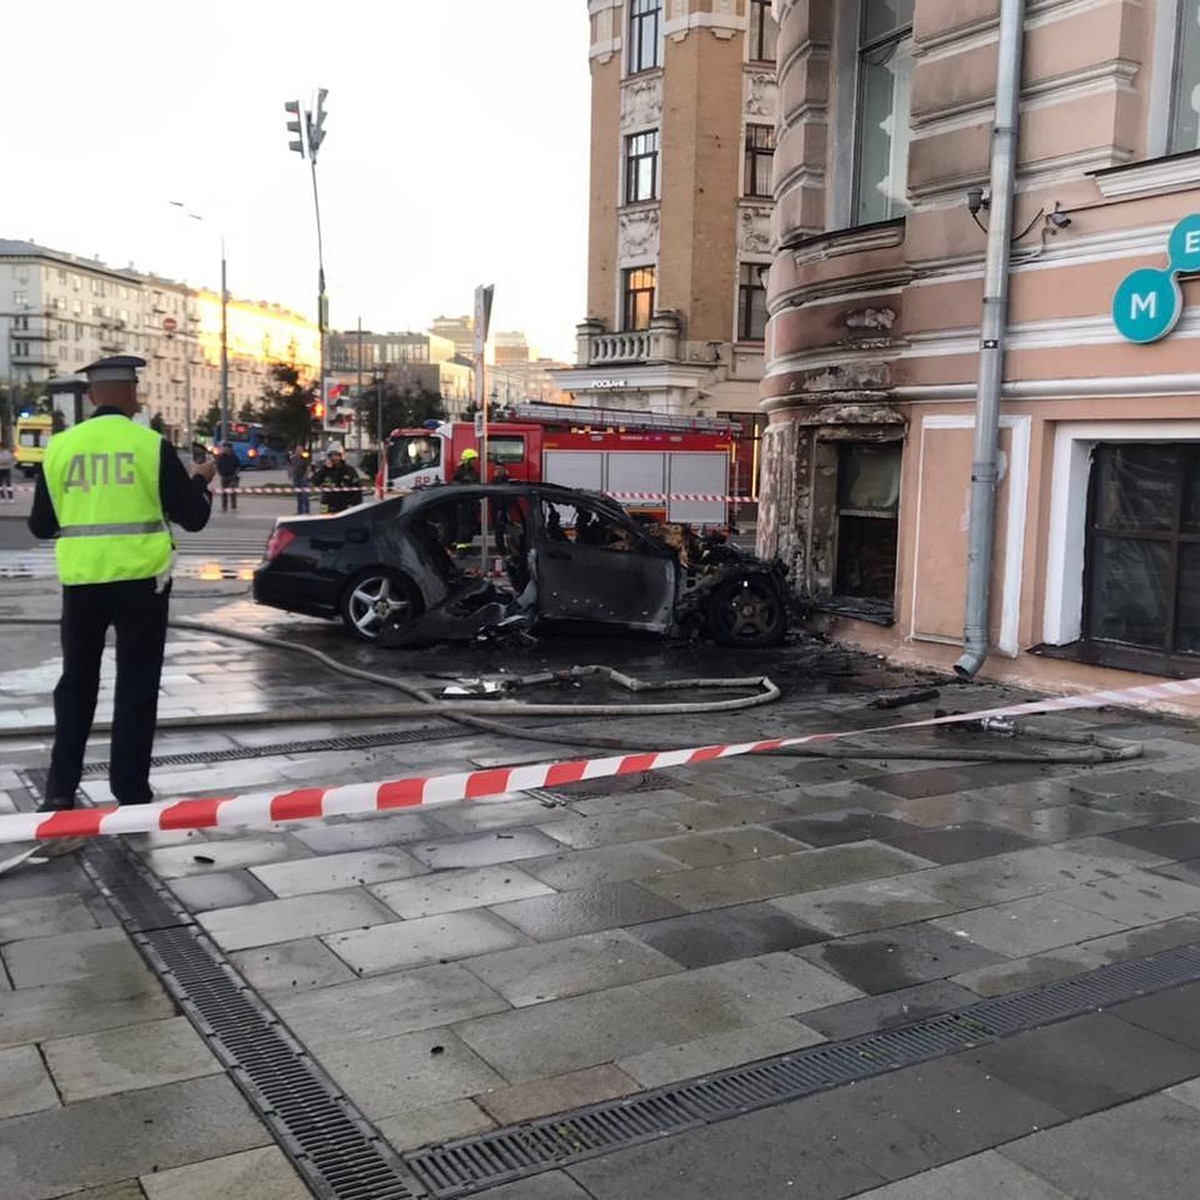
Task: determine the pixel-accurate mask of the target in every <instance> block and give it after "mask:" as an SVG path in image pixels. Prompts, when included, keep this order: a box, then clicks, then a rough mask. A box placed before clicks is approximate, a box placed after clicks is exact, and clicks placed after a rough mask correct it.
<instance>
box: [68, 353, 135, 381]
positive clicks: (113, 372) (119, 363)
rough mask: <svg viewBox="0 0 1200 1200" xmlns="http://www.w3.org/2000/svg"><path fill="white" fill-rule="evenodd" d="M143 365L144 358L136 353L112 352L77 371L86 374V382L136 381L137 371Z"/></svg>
mask: <svg viewBox="0 0 1200 1200" xmlns="http://www.w3.org/2000/svg"><path fill="white" fill-rule="evenodd" d="M145 365H146V360H145V359H144V358H138V356H137V355H136V354H114V355H113V356H112V357H111V358H98V359H96V361H95V362H94V363H89V364H88V365H87V366H86V367H83V368H81V369H80V372H79V373H80V374H81V375H86V376H87V381H88V383H137V381H138V377H137V373H138V371H139V370H140V369H141V368H142V367H144V366H145Z"/></svg>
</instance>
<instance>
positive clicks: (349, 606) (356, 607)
mask: <svg viewBox="0 0 1200 1200" xmlns="http://www.w3.org/2000/svg"><path fill="white" fill-rule="evenodd" d="M339 608H340V610H341V614H342V623H343V624H344V625H345V626H346V628H347V630H349V632H350V633H351V635H352V636H354V637H356V638H357V639H358V640H359V641H360V642H377V641H379V635H380V633H382V631H383V629H384V626H385V625H387V624H389V623H391V625H392V626H393V628H396V627H399V628H403V627H404V626H405V625H407V624H409V623H410V622H412V621H415V620H416V619H417V617H419V616H420V615H421V610H422V604H421V595H420V593H419V592H418V591H417V589H416V586H415V585H414V584H413V582H412V580H410V579H407V578H406V577H405V576H403V575H401V574H400V573H399V572H397V571H389V570H388V569H387V568H386V567H371V568H370V569H368V570H366V571H360V572H359V573H358V574H357V575H355V577H354V578H353V579H352V580H350V582H349V584H347V586H346V590H345V591H344V592H343V593H342V600H341V604H340V605H339Z"/></svg>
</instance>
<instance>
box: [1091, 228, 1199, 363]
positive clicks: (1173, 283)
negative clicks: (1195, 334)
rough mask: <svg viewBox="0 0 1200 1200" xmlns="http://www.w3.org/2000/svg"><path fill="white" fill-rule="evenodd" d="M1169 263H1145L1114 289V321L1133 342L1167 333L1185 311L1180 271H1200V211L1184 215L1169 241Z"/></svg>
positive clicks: (1143, 340)
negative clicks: (1162, 265)
mask: <svg viewBox="0 0 1200 1200" xmlns="http://www.w3.org/2000/svg"><path fill="white" fill-rule="evenodd" d="M1167 257H1168V266H1167V267H1166V269H1165V270H1159V269H1158V268H1156V267H1141V268H1139V269H1138V270H1136V271H1134V272H1132V273H1131V274H1129V275H1126V276H1125V278H1124V279H1123V280H1122V281H1121V283H1120V286H1119V287H1118V288H1117V290H1116V292H1115V293H1113V305H1112V314H1113V324H1115V325H1116V327H1117V332H1118V333H1119V334H1120V335H1121V336H1122V337H1123V338H1126V339H1128V340H1129V341H1131V342H1138V343H1139V344H1142V345H1146V344H1148V343H1150V342H1157V341H1159V340H1160V339H1161V338H1164V337H1166V336H1167V334H1168V333H1170V332H1171V330H1172V329H1174V328H1175V326H1176V325H1177V324H1178V323H1179V318H1180V317H1181V316H1182V315H1183V291H1182V289H1181V288H1180V286H1179V276H1180V275H1194V274H1197V273H1200V215H1193V216H1190V217H1184V218H1183V220H1182V221H1180V222H1179V224H1178V225H1176V226H1175V228H1174V229H1173V230H1171V236H1170V238H1169V240H1168V242H1167Z"/></svg>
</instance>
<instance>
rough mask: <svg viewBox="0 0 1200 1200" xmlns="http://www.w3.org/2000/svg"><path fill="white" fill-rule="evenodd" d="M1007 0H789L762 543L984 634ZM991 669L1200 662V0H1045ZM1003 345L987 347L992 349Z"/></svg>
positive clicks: (1022, 184) (1083, 673)
mask: <svg viewBox="0 0 1200 1200" xmlns="http://www.w3.org/2000/svg"><path fill="white" fill-rule="evenodd" d="M1000 7H1001V6H1000V0H778V2H777V5H776V9H777V12H778V15H779V20H780V35H779V49H778V59H779V86H780V93H781V96H782V109H781V113H780V130H781V132H780V137H779V144H778V147H777V151H776V159H775V178H776V211H775V226H774V241H775V244H776V251H775V256H774V263H773V266H772V269H771V273H770V285H769V289H768V291H769V294H768V310H769V314H770V316H769V325H768V332H767V359H768V362H767V371H766V376H765V378H764V380H763V389H762V390H763V404H762V406H763V409H764V411H765V412H766V413H767V414H768V417H769V422H770V424H769V427H768V429H767V430H766V434H765V438H764V447H763V458H764V484H763V495H762V505H761V511H760V525H759V549H760V551H762V552H765V553H779V554H780V555H782V556H783V557H784V558H785V559H786V560H787V561H788V563H789V564H790V566H791V568H792V576H791V577H792V579H793V580H794V581H795V583H796V585H797V586H798V587H799V589H800V590H801V591H802V592H803V593H804V594H805V595H806V596H808V597H809V598H810V599H811V601H812V602H813V604H814V606H815V607H816V608H817V609H818V610H825V612H826V613H827V614H828V616H827V620H828V621H829V622H830V625H831V627H832V629H833V631H834V633H835V635H836V636H838V637H839V638H841V639H842V640H844V641H846V642H848V643H852V644H855V645H858V646H861V647H865V648H868V649H870V650H873V651H877V652H882V653H886V654H888V655H890V656H892V657H895V658H897V659H901V660H908V661H912V662H921V663H927V664H932V665H937V666H943V667H945V666H949V665H950V664H952V663H954V662H955V661H956V660H957V659H958V658H959V655H960V653H961V651H962V647H963V637H964V635H963V630H964V613H965V595H966V590H967V584H966V581H967V565H968V536H969V535H968V531H969V527H970V524H971V521H972V515H971V510H970V506H969V503H968V496H969V491H970V487H971V479H972V472H973V465H972V464H973V461H975V456H974V451H973V439H974V436H975V421H976V407H975V400H976V396H977V392H978V388H979V368H980V355H981V343H980V329H981V312H982V303H983V278H984V250H985V245H986V242H987V236H988V235H987V232H986V230H987V227H988V226H989V223H990V221H991V218H992V207H991V204H990V200H991V197H990V196H989V186H990V183H989V179H990V176H989V160H990V147H991V143H992V124H993V119H994V98H995V94H996V86H997V78H998V61H997V60H998V45H997V44H998V18H999V13H1000ZM1022 19H1023V24H1024V61H1023V69H1022V72H1021V76H1020V88H1021V117H1020V123H1019V129H1018V132H1017V141H1016V156H1017V174H1016V184H1015V193H1014V196H1015V221H1014V225H1013V231H1012V238H1011V245H1010V248H1009V254H1010V259H1011V261H1010V265H1009V269H1008V278H1009V280H1010V287H1011V290H1010V296H1009V307H1008V313H1007V322H1006V326H1005V329H1004V332H1003V334H1002V336H1001V337H1000V338H999V339H997V342H998V345H999V348H1000V349H1002V351H1003V353H1004V359H1003V363H1004V367H1003V370H1004V374H1003V385H1002V390H1001V397H1002V398H1001V404H1000V434H999V438H1000V441H999V450H1000V455H999V481H998V484H997V491H996V495H997V509H996V519H995V524H994V530H995V549H994V555H993V557H992V561H991V562H990V564H989V566H990V580H991V608H990V612H988V613H985V614H982V615H984V616H986V619H987V624H988V634H989V643H990V657H988V659H987V660H986V662H985V663H984V665H983V672H984V674H986V675H989V676H993V677H1003V678H1011V679H1017V680H1024V681H1029V682H1032V683H1035V684H1037V685H1039V686H1049V687H1076V686H1093V685H1098V684H1108V683H1112V682H1117V681H1119V682H1125V683H1128V682H1136V680H1131V679H1130V676H1129V675H1128V674H1127V673H1128V672H1131V671H1132V672H1141V673H1144V674H1147V675H1154V676H1158V675H1173V674H1180V673H1186V674H1189V675H1195V674H1197V673H1198V667H1200V659H1198V658H1197V655H1200V369H1198V368H1197V359H1196V350H1197V341H1196V339H1197V338H1198V337H1200V282H1197V279H1198V277H1200V5H1198V4H1197V3H1196V2H1195V0H1089V2H1087V3H1081V2H1079V0H1027V2H1026V3H1025V4H1024V5H1023V17H1022ZM991 348H992V347H989V349H991Z"/></svg>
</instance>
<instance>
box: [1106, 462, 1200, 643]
mask: <svg viewBox="0 0 1200 1200" xmlns="http://www.w3.org/2000/svg"><path fill="white" fill-rule="evenodd" d="M1084 561H1085V565H1084V601H1083V629H1084V637H1085V638H1086V639H1087V640H1088V641H1091V642H1107V643H1117V644H1118V646H1132V647H1140V648H1142V649H1145V650H1151V651H1158V652H1160V653H1165V654H1167V655H1175V654H1180V653H1185V654H1200V446H1196V445H1184V444H1176V445H1170V444H1167V443H1146V444H1137V443H1124V444H1122V443H1109V444H1105V445H1100V446H1097V447H1096V451H1095V458H1094V460H1093V464H1092V474H1091V491H1090V495H1089V513H1088V539H1087V551H1086V556H1085V560H1084Z"/></svg>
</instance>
